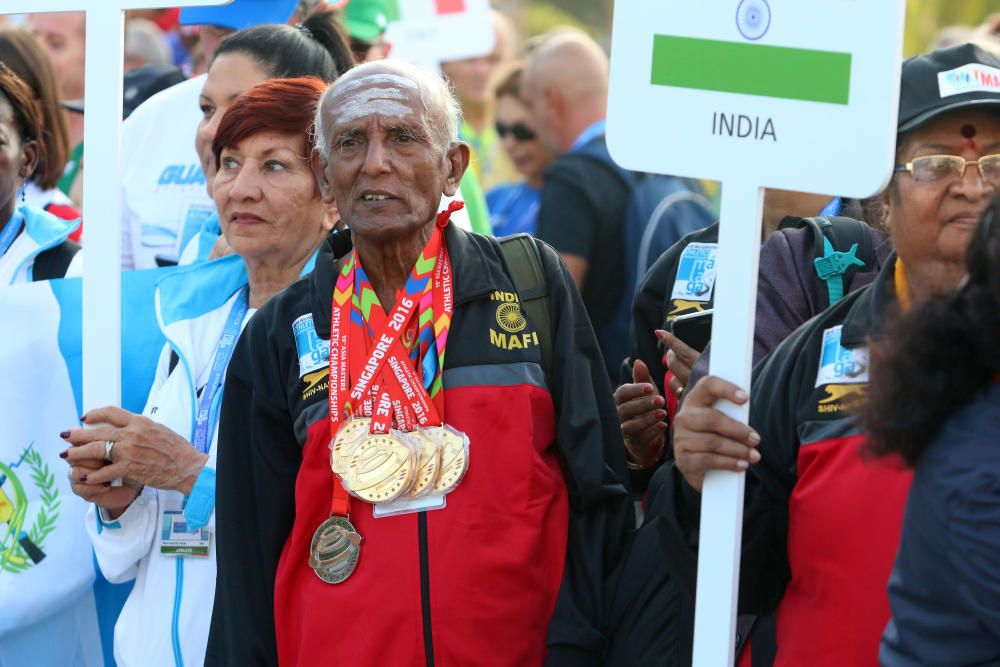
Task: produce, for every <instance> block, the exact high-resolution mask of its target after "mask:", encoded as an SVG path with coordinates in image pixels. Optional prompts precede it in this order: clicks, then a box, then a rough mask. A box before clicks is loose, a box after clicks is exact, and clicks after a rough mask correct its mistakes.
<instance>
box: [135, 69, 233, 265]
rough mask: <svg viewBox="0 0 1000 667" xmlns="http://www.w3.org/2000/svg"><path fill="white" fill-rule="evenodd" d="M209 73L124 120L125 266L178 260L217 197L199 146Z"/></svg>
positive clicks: (173, 88) (165, 93)
mask: <svg viewBox="0 0 1000 667" xmlns="http://www.w3.org/2000/svg"><path fill="white" fill-rule="evenodd" d="M204 85H205V77H204V76H198V77H195V78H193V79H188V80H187V81H182V82H181V83H178V84H177V85H175V86H171V87H170V88H167V89H166V90H161V91H160V92H158V93H157V94H156V95H153V96H152V97H150V98H149V99H148V100H146V101H145V102H143V103H142V104H141V105H139V107H138V108H137V109H136V110H135V111H134V112H133V113H132V115H130V116H129V117H128V118H127V119H126V120H125V122H124V123H123V124H122V169H121V173H122V175H123V176H122V269H124V270H128V269H133V268H134V269H149V268H153V267H155V266H156V257H157V256H158V255H163V256H164V257H167V258H169V259H177V257H178V255H180V253H181V251H182V250H183V249H184V247H185V245H186V244H187V242H188V241H189V240H190V239H191V237H193V236H194V235H196V234H197V233H198V230H200V229H201V226H202V223H203V222H204V221H205V219H206V218H207V217H208V216H209V215H211V214H212V213H214V212H215V202H213V201H212V198H211V197H209V196H208V192H206V191H205V175H204V174H203V173H202V170H201V161H200V160H199V158H198V153H197V151H195V148H194V137H195V133H196V132H197V130H198V122H199V121H200V120H201V117H202V113H201V110H200V109H199V104H198V98H199V96H200V95H201V89H202V87H203V86H204Z"/></svg>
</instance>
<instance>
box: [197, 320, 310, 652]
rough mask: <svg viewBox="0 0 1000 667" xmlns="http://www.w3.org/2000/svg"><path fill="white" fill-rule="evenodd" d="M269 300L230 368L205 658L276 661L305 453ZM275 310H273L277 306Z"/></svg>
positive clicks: (222, 422)
mask: <svg viewBox="0 0 1000 667" xmlns="http://www.w3.org/2000/svg"><path fill="white" fill-rule="evenodd" d="M269 311H270V309H269V308H268V306H265V307H264V308H262V309H261V311H260V312H258V313H257V314H256V315H255V316H254V317H253V318H252V319H251V320H250V322H249V324H248V325H247V328H246V331H245V332H244V334H243V336H242V337H241V338H240V341H239V343H238V344H237V346H236V350H235V351H234V353H233V358H232V361H231V362H230V364H229V370H228V372H227V375H226V385H225V393H224V394H223V401H222V413H221V416H220V423H219V444H218V468H217V473H216V475H217V480H216V502H215V508H216V510H215V511H216V540H217V541H216V556H217V561H218V577H217V579H216V585H215V607H214V609H213V611H212V625H211V630H210V632H209V639H208V651H207V654H206V657H205V664H206V665H233V666H240V667H243V666H244V665H275V666H276V665H277V664H278V655H277V645H276V640H275V630H274V578H275V573H276V572H277V569H278V559H279V557H280V556H281V551H282V548H283V547H284V544H285V540H286V539H287V537H288V533H289V531H290V530H291V528H292V522H293V520H294V518H295V505H294V498H295V479H296V475H297V474H298V469H299V466H300V464H301V461H302V455H301V448H300V447H299V443H298V441H297V440H296V438H295V434H294V430H293V425H292V421H291V418H290V416H289V414H288V408H287V401H286V398H285V394H284V390H285V386H286V382H285V380H284V376H283V374H282V373H281V370H280V366H281V362H280V358H279V354H278V351H277V349H276V348H275V345H274V343H273V341H274V340H275V339H276V338H277V336H276V335H273V332H271V331H269V327H268V322H269V320H270V321H272V322H273V321H274V319H273V318H269V317H268V315H269V314H271V313H269ZM271 312H273V311H271Z"/></svg>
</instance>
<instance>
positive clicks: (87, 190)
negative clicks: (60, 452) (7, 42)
mask: <svg viewBox="0 0 1000 667" xmlns="http://www.w3.org/2000/svg"><path fill="white" fill-rule="evenodd" d="M229 2H232V0H23V1H20V2H6V3H3V4H2V5H0V13H18V12H32V13H35V12H64V11H84V12H86V22H87V23H86V25H87V44H86V54H85V57H86V72H85V81H84V83H85V93H84V108H85V110H86V113H85V115H84V128H83V131H84V137H85V144H84V153H83V163H84V165H85V169H84V172H83V199H84V203H83V219H84V221H89V224H86V230H85V232H84V239H83V240H84V244H85V246H86V250H85V260H84V267H83V407H84V410H89V409H92V408H96V407H101V406H105V405H120V404H121V177H120V164H121V162H120V159H119V153H120V144H121V142H120V132H119V129H120V127H121V122H122V76H123V74H124V71H123V70H124V67H123V61H124V49H125V46H124V44H125V35H124V25H125V14H124V12H125V10H126V9H147V8H148V9H155V8H162V7H174V6H180V7H203V6H207V5H224V4H228V3H229Z"/></svg>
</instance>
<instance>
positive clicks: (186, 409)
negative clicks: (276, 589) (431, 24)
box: [61, 78, 337, 667]
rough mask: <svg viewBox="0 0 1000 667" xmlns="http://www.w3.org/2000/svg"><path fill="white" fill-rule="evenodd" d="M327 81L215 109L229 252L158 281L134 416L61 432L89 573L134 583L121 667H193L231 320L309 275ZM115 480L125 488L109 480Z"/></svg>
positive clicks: (219, 193) (119, 631) (276, 85)
mask: <svg viewBox="0 0 1000 667" xmlns="http://www.w3.org/2000/svg"><path fill="white" fill-rule="evenodd" d="M325 89H326V84H325V82H323V81H322V80H320V79H316V78H298V79H273V80H270V81H266V82H264V83H261V84H259V85H257V86H255V87H253V88H251V89H250V90H249V91H247V92H246V93H245V94H244V95H242V96H240V97H239V98H238V99H237V100H236V101H235V103H234V104H233V105H232V106H231V107H230V109H229V110H228V111H227V112H226V114H225V115H224V117H223V118H222V121H221V123H219V131H218V133H217V134H216V135H215V140H214V142H213V146H212V152H213V158H214V160H215V162H216V167H217V168H218V176H217V177H216V182H215V188H214V190H213V192H214V196H215V202H216V205H217V207H218V209H219V211H220V212H221V213H222V233H223V235H224V236H225V238H226V241H227V244H228V245H229V246H230V247H231V248H232V249H233V251H234V253H235V254H233V255H230V256H228V257H224V258H222V259H219V260H217V261H214V262H206V263H202V264H199V265H197V266H194V267H189V268H186V269H185V270H184V271H183V272H177V273H174V274H171V275H169V276H167V277H166V278H164V279H162V280H161V281H160V282H159V283H158V284H157V288H156V305H157V315H158V320H159V321H160V322H161V328H162V330H163V334H164V335H165V336H166V338H167V340H168V344H167V345H166V346H165V347H164V348H163V350H162V352H161V353H160V362H159V366H158V369H157V376H156V380H155V383H154V386H153V389H152V391H151V393H150V396H149V400H148V402H147V405H146V408H145V410H144V411H143V414H142V415H136V414H133V413H130V412H127V411H125V410H121V409H119V408H115V407H106V408H100V409H96V410H91V411H90V412H89V413H88V414H87V415H85V416H84V418H83V422H84V423H85V424H87V425H89V426H92V427H93V428H76V429H72V430H71V431H68V432H64V433H63V434H62V437H63V438H64V439H65V440H66V441H67V442H68V443H69V444H70V448H69V449H68V450H67V451H65V452H63V453H62V455H61V456H62V457H63V458H64V459H66V462H67V463H68V464H69V465H70V466H71V468H70V479H71V480H72V482H73V491H74V492H75V493H76V494H77V495H79V496H80V497H81V498H83V499H84V500H87V501H89V502H93V503H95V505H92V506H91V509H90V513H89V516H88V521H87V523H86V525H87V529H88V532H89V533H90V537H91V540H92V541H93V544H94V549H95V551H96V554H97V560H98V563H99V564H100V567H101V570H102V572H103V573H104V575H105V576H106V577H107V578H108V579H109V580H110V581H113V582H123V581H129V580H132V579H134V580H135V586H134V588H133V589H132V592H131V594H130V595H129V598H128V601H127V602H126V603H125V608H124V609H123V610H122V613H121V616H120V617H119V619H118V623H117V625H116V627H115V644H114V646H115V649H114V651H115V660H116V661H117V663H118V665H120V666H121V667H131V666H136V667H159V666H162V667H174V666H175V665H184V664H187V665H201V664H203V663H204V660H205V648H206V642H207V639H208V629H209V621H210V619H211V616H212V606H213V599H214V594H215V576H216V565H215V539H214V533H215V531H216V521H215V472H216V470H215V469H216V442H217V439H218V429H217V426H218V423H219V411H220V407H219V406H220V404H221V400H222V395H223V387H222V385H223V379H224V377H225V370H226V366H227V365H228V362H229V357H230V355H231V354H232V350H233V347H234V346H235V344H236V340H237V338H239V335H240V332H241V331H242V328H243V326H245V324H246V322H247V321H248V320H249V318H250V317H251V316H252V315H253V313H254V312H255V311H256V310H257V309H258V308H260V307H261V306H262V305H263V304H264V303H265V302H266V301H267V300H268V299H269V298H270V297H271V296H272V295H273V294H275V293H276V292H278V291H279V290H281V289H283V288H284V287H286V286H287V285H289V284H290V283H292V282H294V281H295V280H296V279H297V278H298V277H299V276H300V275H301V274H302V273H303V272H305V271H306V270H307V266H309V265H311V264H312V262H313V261H314V255H315V252H316V250H317V248H318V247H319V246H320V244H321V243H323V241H324V239H326V237H327V235H328V234H329V233H330V232H331V231H332V229H333V227H334V225H335V223H336V221H337V211H336V207H335V206H332V205H329V204H326V203H325V202H324V201H323V199H322V197H321V195H320V190H319V187H318V185H317V182H316V177H315V175H314V174H313V171H312V169H311V167H310V162H309V155H310V149H309V148H310V146H309V142H310V131H311V126H312V120H313V116H314V114H315V111H316V104H317V102H318V101H319V98H320V95H322V93H323V91H324V90H325ZM153 353H154V354H155V352H153ZM117 477H124V478H126V483H125V484H123V485H122V486H117V487H113V486H108V482H110V481H111V480H113V479H115V478H117ZM177 542H180V544H177Z"/></svg>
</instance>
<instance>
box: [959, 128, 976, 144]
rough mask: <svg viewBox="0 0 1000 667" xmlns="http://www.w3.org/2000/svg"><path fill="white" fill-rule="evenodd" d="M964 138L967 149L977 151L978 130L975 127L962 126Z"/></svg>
mask: <svg viewBox="0 0 1000 667" xmlns="http://www.w3.org/2000/svg"><path fill="white" fill-rule="evenodd" d="M962 136H963V137H965V147H966V148H968V149H970V150H976V141H975V137H976V128H975V126H974V125H963V126H962Z"/></svg>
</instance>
